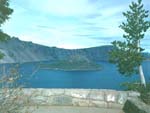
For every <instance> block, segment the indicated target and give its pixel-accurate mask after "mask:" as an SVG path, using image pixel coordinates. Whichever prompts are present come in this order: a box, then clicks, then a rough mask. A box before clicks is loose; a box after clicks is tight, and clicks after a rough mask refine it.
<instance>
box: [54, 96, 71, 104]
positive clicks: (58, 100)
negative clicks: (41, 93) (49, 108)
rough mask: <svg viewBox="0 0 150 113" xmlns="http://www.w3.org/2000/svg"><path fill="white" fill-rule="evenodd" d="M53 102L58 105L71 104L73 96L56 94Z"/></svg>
mask: <svg viewBox="0 0 150 113" xmlns="http://www.w3.org/2000/svg"><path fill="white" fill-rule="evenodd" d="M52 104H53V105H56V106H71V105H72V98H71V97H69V96H65V95H61V96H54V97H53V99H52Z"/></svg>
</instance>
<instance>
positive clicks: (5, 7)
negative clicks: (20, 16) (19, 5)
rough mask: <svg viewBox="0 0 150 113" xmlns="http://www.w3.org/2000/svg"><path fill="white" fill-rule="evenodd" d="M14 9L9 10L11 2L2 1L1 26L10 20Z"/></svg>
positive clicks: (0, 8)
mask: <svg viewBox="0 0 150 113" xmlns="http://www.w3.org/2000/svg"><path fill="white" fill-rule="evenodd" d="M12 12H13V9H11V8H9V0H0V26H1V24H3V23H4V22H5V21H6V20H8V19H9V15H10V14H12Z"/></svg>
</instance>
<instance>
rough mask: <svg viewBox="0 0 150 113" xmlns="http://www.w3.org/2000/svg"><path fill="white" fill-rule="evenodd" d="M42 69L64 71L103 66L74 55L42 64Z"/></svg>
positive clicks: (98, 68)
mask: <svg viewBox="0 0 150 113" xmlns="http://www.w3.org/2000/svg"><path fill="white" fill-rule="evenodd" d="M40 68H41V69H51V70H63V71H92V70H93V71H95V70H101V69H102V68H101V66H100V65H99V64H96V63H95V62H93V61H90V60H89V59H87V58H86V57H83V56H78V55H77V56H72V57H71V58H69V59H68V60H67V59H65V60H60V61H55V62H53V63H49V64H41V65H40Z"/></svg>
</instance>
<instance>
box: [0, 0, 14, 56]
mask: <svg viewBox="0 0 150 113" xmlns="http://www.w3.org/2000/svg"><path fill="white" fill-rule="evenodd" d="M12 12H13V10H12V9H11V8H9V0H0V27H1V25H2V24H3V23H4V22H5V21H6V20H8V19H9V15H10V14H12ZM9 38H10V37H9V35H7V34H6V33H3V32H2V30H1V29H0V41H6V40H7V39H9ZM3 57H4V55H3V54H2V53H1V52H0V59H2V58H3Z"/></svg>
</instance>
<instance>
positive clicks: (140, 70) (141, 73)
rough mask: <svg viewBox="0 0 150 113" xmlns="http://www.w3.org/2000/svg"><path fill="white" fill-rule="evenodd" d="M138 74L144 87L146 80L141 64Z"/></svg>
mask: <svg viewBox="0 0 150 113" xmlns="http://www.w3.org/2000/svg"><path fill="white" fill-rule="evenodd" d="M139 75H140V78H141V84H142V85H144V87H146V81H145V77H144V73H143V68H142V65H140V66H139Z"/></svg>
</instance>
